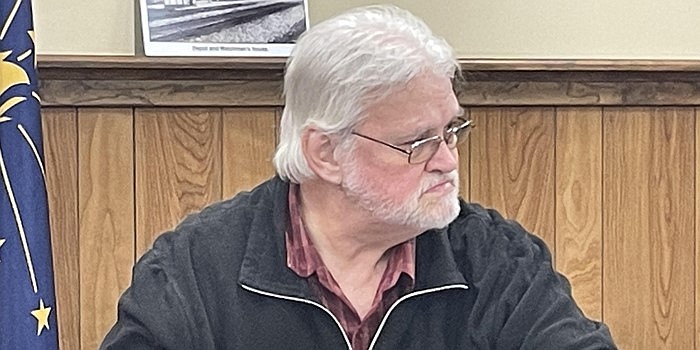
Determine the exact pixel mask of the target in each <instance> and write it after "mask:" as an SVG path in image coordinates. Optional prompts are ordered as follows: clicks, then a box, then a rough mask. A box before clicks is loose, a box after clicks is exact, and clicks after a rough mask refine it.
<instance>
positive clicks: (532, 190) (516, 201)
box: [470, 108, 555, 253]
mask: <svg viewBox="0 0 700 350" xmlns="http://www.w3.org/2000/svg"><path fill="white" fill-rule="evenodd" d="M471 114H472V117H473V118H474V121H475V123H476V125H478V129H475V130H474V132H473V133H472V134H471V138H472V142H471V145H472V147H471V165H470V182H471V186H470V188H471V200H472V201H475V202H480V203H483V204H485V205H487V206H491V207H495V208H497V209H499V210H500V212H501V213H502V214H503V215H505V216H507V217H510V218H513V219H516V220H518V221H519V222H520V223H521V224H522V225H523V226H524V227H525V228H527V229H528V230H530V231H531V232H533V233H535V234H536V235H538V236H540V237H542V238H543V239H544V240H545V241H546V242H547V244H548V245H549V247H550V248H551V249H552V253H554V247H555V241H554V131H555V129H554V108H473V109H472V110H471Z"/></svg>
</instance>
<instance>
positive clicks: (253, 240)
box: [239, 177, 466, 301]
mask: <svg viewBox="0 0 700 350" xmlns="http://www.w3.org/2000/svg"><path fill="white" fill-rule="evenodd" d="M288 193H289V183H288V182H286V181H283V180H281V179H280V178H279V177H274V178H273V179H271V180H268V181H267V182H264V183H263V184H261V185H260V186H258V187H257V188H256V189H254V190H253V191H252V193H251V194H250V195H251V196H252V198H251V203H250V204H249V205H254V206H255V207H256V208H257V209H256V210H255V212H254V213H253V218H252V219H251V224H250V228H249V236H248V243H247V246H246V250H245V253H244V256H243V262H242V264H241V270H240V272H239V283H241V284H244V285H247V286H250V287H253V288H256V289H259V290H263V291H266V292H270V293H275V294H280V295H285V296H292V297H298V298H305V299H311V300H314V301H318V298H316V297H315V294H314V292H313V290H312V289H311V287H310V286H309V284H308V283H307V281H306V280H305V279H302V278H300V277H299V276H297V275H296V274H295V273H294V272H293V271H292V270H291V269H289V268H288V267H287V263H286V258H287V252H286V245H285V240H284V235H285V231H286V230H287V227H288V225H289V204H288ZM447 231H448V230H446V229H442V230H430V231H427V232H425V233H423V234H421V235H420V236H418V238H417V239H416V277H415V278H416V280H415V288H416V290H419V289H428V288H434V287H440V286H444V285H451V284H466V282H465V280H464V277H463V276H462V274H461V273H460V272H459V270H458V269H457V266H456V263H455V258H454V253H453V252H452V249H451V245H450V242H449V239H448V237H447Z"/></svg>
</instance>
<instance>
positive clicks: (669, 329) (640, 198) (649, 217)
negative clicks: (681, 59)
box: [603, 107, 695, 349]
mask: <svg viewBox="0 0 700 350" xmlns="http://www.w3.org/2000/svg"><path fill="white" fill-rule="evenodd" d="M694 129H695V127H694V119H693V109H692V108H672V107H667V108H610V109H606V110H605V112H604V125H603V133H604V138H603V142H604V143H603V149H604V162H603V167H604V179H603V201H604V203H605V204H604V205H605V211H604V214H603V228H604V235H605V237H604V242H603V243H604V244H603V259H604V265H603V276H604V280H603V317H604V320H605V321H606V322H607V323H608V324H609V325H610V327H611V328H612V329H613V332H614V335H615V336H616V339H617V341H618V343H619V346H620V348H621V349H692V348H693V347H694V344H693V343H694V342H693V338H694V336H693V334H694V332H695V329H694V315H693V313H694V310H693V309H692V307H690V305H694V303H695V298H694V278H695V276H694V271H693V265H692V264H691V263H689V262H691V261H693V255H694V246H693V244H690V243H691V242H693V240H694V238H695V237H694V236H695V234H694V232H693V225H694V222H693V216H694V214H695V212H694V209H693V195H694V193H693V192H694V191H693V188H694V187H693V186H694V180H693V178H694V176H695V171H694V164H693V161H694V157H693V152H694Z"/></svg>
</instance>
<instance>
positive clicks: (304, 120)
mask: <svg viewBox="0 0 700 350" xmlns="http://www.w3.org/2000/svg"><path fill="white" fill-rule="evenodd" d="M458 68H459V66H458V64H457V60H456V59H455V57H454V52H453V50H452V48H451V47H450V45H449V44H447V42H446V41H445V40H444V39H443V38H441V37H438V36H436V35H434V34H433V33H432V31H431V30H430V28H428V26H427V25H426V24H425V23H424V22H423V21H422V20H421V19H419V18H417V17H415V16H414V15H412V14H411V13H410V12H408V11H406V10H403V9H400V8H398V7H395V6H391V5H378V6H367V7H361V8H357V9H354V10H350V11H348V12H345V13H343V14H341V15H338V16H336V17H333V18H331V19H328V20H326V21H324V22H321V23H319V24H317V25H315V26H313V27H312V28H311V29H310V30H308V31H307V32H305V33H303V34H302V35H301V36H300V38H299V40H298V41H297V43H296V45H295V48H294V50H293V51H292V54H291V56H290V57H289V60H288V61H287V66H286V72H285V76H284V96H285V107H284V112H283V113H282V120H281V125H280V140H279V144H278V146H277V151H276V153H275V157H274V165H275V168H276V170H277V173H278V175H279V176H280V177H281V178H283V179H286V180H289V181H291V182H295V183H302V182H304V181H305V180H308V179H312V178H314V176H315V175H314V173H313V172H312V171H311V169H310V168H309V166H308V164H307V162H306V159H305V157H304V154H303V151H302V147H301V138H302V134H303V132H304V130H305V129H306V128H307V127H308V126H310V125H313V126H314V127H316V128H318V129H320V130H322V131H323V132H325V133H326V134H328V135H340V136H343V137H346V136H347V135H348V134H349V132H350V131H351V130H352V128H354V127H355V126H356V125H357V124H358V123H359V122H361V120H362V118H363V117H364V116H365V110H366V108H367V107H368V106H370V105H372V104H373V103H376V102H378V101H379V100H380V99H381V98H383V97H385V96H387V94H389V93H391V92H392V91H393V89H395V88H397V87H400V86H404V85H405V84H407V83H408V82H409V81H410V80H411V79H413V78H414V77H415V76H417V75H419V74H421V73H432V74H436V75H438V76H447V77H449V78H453V77H454V74H455V72H456V71H458Z"/></svg>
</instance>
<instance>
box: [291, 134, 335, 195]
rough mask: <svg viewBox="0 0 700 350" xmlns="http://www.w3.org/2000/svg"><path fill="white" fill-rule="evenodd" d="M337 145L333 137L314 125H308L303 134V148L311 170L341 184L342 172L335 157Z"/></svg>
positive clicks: (325, 179) (326, 179) (323, 178)
mask: <svg viewBox="0 0 700 350" xmlns="http://www.w3.org/2000/svg"><path fill="white" fill-rule="evenodd" d="M335 147H336V143H335V142H333V139H331V138H330V137H329V136H328V135H327V134H326V133H324V132H323V131H321V130H319V129H318V128H316V127H314V126H309V127H307V128H306V130H304V133H303V134H302V137H301V149H302V152H304V158H305V159H306V163H307V164H308V165H309V168H311V171H313V172H314V174H316V176H318V177H319V178H320V179H322V180H324V181H327V182H330V183H333V184H336V185H339V184H340V183H341V180H342V174H341V171H340V166H339V165H338V162H337V161H336V159H335V155H334V151H335Z"/></svg>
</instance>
